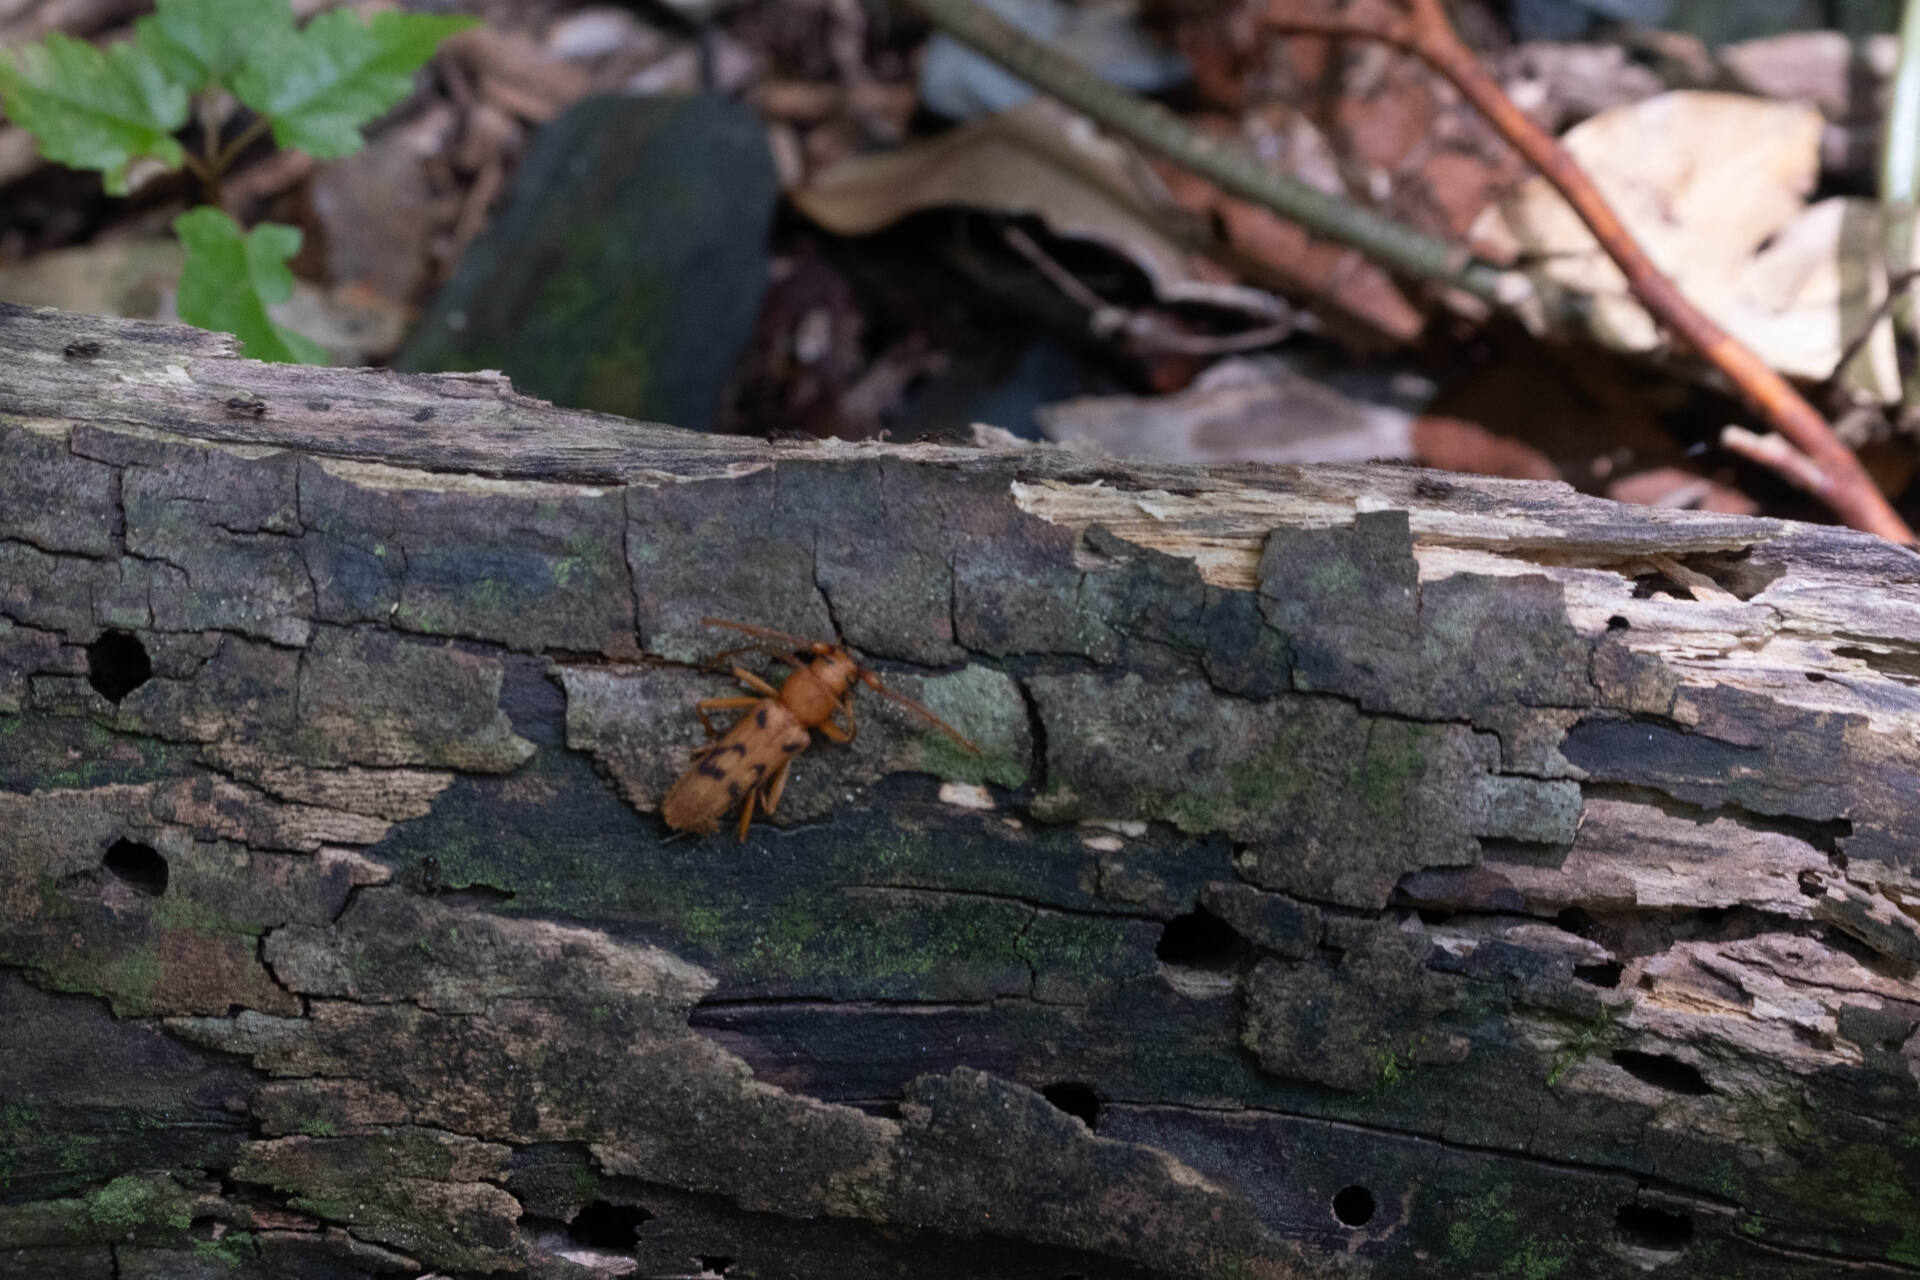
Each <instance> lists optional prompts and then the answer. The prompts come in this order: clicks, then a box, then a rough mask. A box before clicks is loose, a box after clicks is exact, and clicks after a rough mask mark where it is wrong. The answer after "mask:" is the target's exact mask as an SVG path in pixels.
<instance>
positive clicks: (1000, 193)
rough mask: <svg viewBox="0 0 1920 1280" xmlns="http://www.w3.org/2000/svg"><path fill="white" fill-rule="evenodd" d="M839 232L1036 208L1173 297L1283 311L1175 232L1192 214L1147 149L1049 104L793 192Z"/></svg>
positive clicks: (1057, 228)
mask: <svg viewBox="0 0 1920 1280" xmlns="http://www.w3.org/2000/svg"><path fill="white" fill-rule="evenodd" d="M790 198H791V199H792V201H793V203H794V205H795V206H796V207H797V208H798V209H799V210H800V211H801V212H802V213H803V214H805V215H806V216H807V217H809V218H811V219H812V220H813V221H814V222H816V223H818V224H819V225H820V226H822V227H824V228H826V229H827V230H829V231H832V232H834V233H835V234H837V235H843V236H859V235H868V234H871V233H872V232H875V231H878V230H880V229H881V228H883V227H887V226H890V225H892V224H893V223H894V222H897V221H899V220H900V219H901V218H904V217H906V216H907V215H908V214H911V213H917V212H919V211H920V210H923V209H932V208H937V207H940V206H945V205H962V206H966V207H969V208H976V209H990V210H996V211H999V212H1003V213H1017V214H1033V215H1036V216H1038V217H1039V218H1040V219H1041V220H1042V221H1044V222H1045V223H1046V224H1047V227H1048V229H1049V230H1051V231H1052V232H1053V233H1054V234H1055V235H1057V236H1065V237H1071V238H1075V239H1081V240H1091V241H1094V242H1096V243H1099V244H1101V245H1104V246H1106V247H1107V248H1109V249H1111V250H1113V251H1114V252H1116V253H1119V254H1121V255H1122V256H1124V257H1126V258H1127V259H1129V260H1130V261H1132V262H1133V263H1134V264H1135V265H1137V266H1138V267H1139V268H1140V270H1141V271H1142V272H1144V273H1145V274H1146V276H1147V278H1148V279H1149V280H1150V281H1152V283H1153V285H1154V289H1155V292H1156V293H1157V294H1158V295H1159V297H1160V299H1161V300H1162V301H1164V302H1183V301H1200V302H1205V303H1208V304H1210V305H1213V306H1237V309H1240V310H1244V311H1246V312H1248V313H1249V314H1254V315H1266V314H1270V313H1271V312H1272V311H1273V310H1274V302H1273V299H1272V298H1271V297H1270V296H1268V295H1266V294H1264V293H1260V292H1259V291H1256V290H1247V289H1236V288H1233V287H1231V286H1223V285H1222V284H1220V283H1219V282H1218V281H1217V279H1215V277H1217V276H1218V274H1219V273H1218V271H1217V269H1211V268H1210V266H1209V264H1207V263H1206V262H1205V261H1204V259H1203V258H1201V256H1200V255H1199V254H1197V253H1196V252H1195V251H1194V250H1193V249H1190V248H1189V247H1188V246H1187V245H1186V244H1183V243H1182V242H1181V240H1180V239H1178V238H1176V236H1175V235H1174V234H1173V233H1172V232H1171V231H1170V230H1169V229H1168V227H1169V224H1170V223H1172V222H1175V221H1177V220H1179V219H1180V218H1182V217H1183V215H1181V214H1180V213H1179V211H1178V210H1175V209H1172V208H1171V202H1170V201H1169V200H1168V198H1167V195H1166V193H1165V191H1164V189H1163V188H1161V187H1160V186H1159V184H1158V183H1157V182H1156V181H1155V179H1154V177H1153V175H1152V173H1151V172H1150V171H1149V170H1148V169H1147V168H1146V167H1145V166H1144V165H1142V164H1141V163H1140V161H1139V159H1138V157H1137V156H1136V155H1135V153H1134V152H1133V151H1132V150H1131V149H1130V148H1128V147H1126V146H1125V145H1123V144H1121V143H1119V142H1116V141H1114V140H1113V139H1111V138H1109V137H1107V136H1106V135H1104V134H1102V133H1100V132H1099V131H1098V130H1097V129H1095V128H1094V126H1093V125H1092V123H1091V122H1089V121H1088V120H1086V119H1085V118H1084V117H1082V116H1078V115H1075V114H1074V113H1072V112H1070V111H1068V110H1067V109H1066V108H1064V107H1062V106H1060V105H1059V104H1058V103H1055V102H1053V101H1051V100H1049V99H1044V98H1036V99H1034V100H1033V101H1031V102H1027V103H1024V104H1022V105H1020V106H1018V107H1015V108H1013V109H1012V110H1011V111H1004V112H1001V113H1000V114H999V115H997V116H992V117H989V118H988V119H985V120H981V121H978V122H976V123H974V124H970V125H965V126H962V127H961V128H958V129H954V130H952V131H950V132H948V133H944V134H941V135H940V136H939V137H937V138H934V139H932V140H930V141H928V142H924V143H919V144H916V145H913V146H908V147H903V148H901V149H899V150H897V151H888V152H882V153H879V154H875V155H867V156H856V157H853V158H851V159H848V160H845V161H842V162H841V163H839V164H836V165H834V166H833V167H832V168H830V169H827V170H825V171H824V172H822V173H820V174H819V175H818V176H817V177H816V178H815V179H814V180H813V181H812V182H810V183H809V184H807V185H806V186H805V187H803V188H801V189H800V190H798V191H795V192H792V193H790Z"/></svg>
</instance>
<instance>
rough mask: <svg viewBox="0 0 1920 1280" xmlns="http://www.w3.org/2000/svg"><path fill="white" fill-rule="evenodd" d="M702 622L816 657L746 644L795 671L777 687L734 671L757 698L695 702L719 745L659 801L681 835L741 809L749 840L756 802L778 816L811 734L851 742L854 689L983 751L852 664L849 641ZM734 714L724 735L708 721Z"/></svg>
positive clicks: (710, 746)
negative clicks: (711, 715) (790, 771)
mask: <svg viewBox="0 0 1920 1280" xmlns="http://www.w3.org/2000/svg"><path fill="white" fill-rule="evenodd" d="M700 621H701V622H702V623H703V624H705V625H706V626H709V627H731V628H733V629H734V630H735V631H744V632H746V633H747V634H748V635H750V636H759V637H761V638H762V639H763V640H778V641H780V642H782V643H783V644H787V645H791V646H792V647H793V648H795V649H797V650H799V651H800V652H801V653H806V654H810V655H812V657H811V660H809V659H805V658H800V657H797V656H796V655H795V654H793V653H790V652H788V651H787V650H785V649H777V648H775V647H773V646H772V645H769V644H750V645H747V646H745V648H747V649H764V650H765V651H766V652H768V653H770V654H772V655H773V657H774V658H775V659H776V660H778V661H780V662H784V663H786V664H787V665H788V666H790V667H792V668H793V674H791V675H789V676H788V677H787V678H786V679H785V680H784V681H782V682H781V685H780V687H779V688H778V689H776V688H774V687H773V686H772V685H770V684H768V683H767V682H766V681H765V680H762V679H761V678H760V677H759V676H757V675H755V674H753V672H751V671H748V670H747V669H746V668H744V667H735V668H733V675H734V678H735V679H736V680H739V681H740V682H741V683H742V684H744V685H746V686H747V688H749V689H752V690H753V691H754V693H755V694H756V695H757V696H754V697H735V698H704V699H702V700H701V701H700V702H699V703H697V704H696V705H695V707H694V710H695V713H696V714H697V715H699V717H700V724H701V727H703V728H704V729H706V731H707V736H708V737H709V738H715V739H718V741H714V742H709V743H707V745H705V746H704V747H698V748H696V749H695V750H694V753H693V761H692V767H691V768H689V769H688V770H687V771H686V772H685V773H683V774H681V775H680V780H679V781H678V782H676V783H674V784H673V787H672V789H671V790H669V791H668V792H667V796H666V799H665V800H664V801H662V802H661V805H660V814H661V816H662V817H664V818H665V819H666V820H667V825H668V826H670V827H672V828H673V829H674V830H676V831H692V832H695V833H697V834H700V835H705V834H707V833H708V832H710V831H712V830H714V829H715V828H716V827H718V826H719V825H720V819H722V818H724V817H726V816H727V813H728V812H729V811H730V810H731V809H732V808H733V807H734V806H735V805H736V804H737V805H739V806H740V828H739V838H740V839H742V840H745V839H746V838H747V827H748V825H749V824H750V823H751V822H752V821H753V808H754V805H755V804H756V803H758V804H759V806H760V808H761V810H762V811H764V812H766V813H772V812H773V810H774V806H775V805H777V804H779V803H780V793H781V792H782V791H784V790H786V786H787V767H788V766H789V765H791V764H792V763H793V758H794V757H795V756H797V755H799V754H800V753H801V752H802V751H805V750H806V749H807V747H808V746H809V745H810V744H811V743H812V741H813V735H812V733H811V732H810V731H811V730H814V729H818V730H819V731H820V732H821V733H823V734H825V735H826V736H827V738H828V739H830V740H831V741H834V742H852V741H853V735H854V733H855V732H856V731H857V730H856V726H855V724H854V720H853V687H854V685H856V684H864V685H865V686H867V688H869V689H872V690H873V691H874V692H875V693H877V694H879V695H880V696H881V697H883V698H891V699H892V700H893V701H895V702H898V703H900V704H901V705H902V706H905V707H910V708H911V709H913V710H914V711H917V712H919V713H920V714H921V715H923V716H925V717H926V718H927V719H929V720H931V721H932V722H933V723H934V724H936V725H938V726H940V728H941V729H943V730H945V731H946V733H947V735H948V736H949V737H951V738H952V739H953V740H954V741H955V742H958V743H959V744H960V745H961V746H963V747H965V748H966V749H967V750H968V751H971V752H973V754H975V755H979V754H980V748H978V747H976V746H974V745H973V744H972V743H971V742H969V741H967V739H966V738H964V737H963V736H961V734H960V732H959V731H958V730H957V729H955V728H954V727H953V726H952V725H950V724H948V723H947V722H946V721H944V720H942V719H941V718H940V717H939V716H936V715H935V714H933V712H931V711H929V710H927V709H926V708H925V707H923V706H921V705H920V704H919V703H917V702H915V701H914V700H913V699H911V698H908V697H903V696H902V695H900V694H897V693H895V692H894V691H893V690H891V689H889V688H887V687H886V686H885V685H883V684H881V683H880V677H879V676H877V675H875V674H874V673H873V672H871V671H869V670H867V669H866V668H865V667H862V666H861V665H860V664H859V663H858V662H856V661H854V658H853V655H852V654H851V653H849V652H848V651H847V646H846V645H844V644H828V643H827V642H826V641H824V640H812V641H808V640H802V639H800V638H799V637H798V636H790V635H788V634H786V633H785V632H783V631H773V630H770V629H768V628H766V627H756V626H752V625H750V624H748V623H745V622H728V621H726V620H725V619H724V618H702V619H700ZM740 652H742V650H740V649H731V650H728V653H727V654H722V655H720V656H721V657H726V656H728V654H733V653H740ZM735 709H738V710H740V711H742V712H744V714H743V715H742V716H741V717H740V719H739V720H737V721H735V722H734V725H733V727H732V728H731V729H729V730H727V732H726V734H725V736H722V735H721V734H720V733H719V731H718V730H716V729H715V728H714V727H713V722H712V721H710V720H708V719H707V712H709V711H731V710H735ZM836 716H839V717H844V718H845V720H846V727H845V728H842V727H841V726H840V725H839V724H837V723H836V722H835V717H836Z"/></svg>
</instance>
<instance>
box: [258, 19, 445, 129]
mask: <svg viewBox="0 0 1920 1280" xmlns="http://www.w3.org/2000/svg"><path fill="white" fill-rule="evenodd" d="M478 21H479V20H478V19H476V18H457V17H456V18H443V17H431V16H428V15H425V14H414V13H376V14H374V15H373V21H372V22H371V23H370V24H369V23H363V22H361V21H360V19H359V18H358V17H357V16H356V15H354V14H353V13H351V12H348V11H347V10H344V9H335V10H333V11H331V12H329V13H323V14H321V15H320V16H319V17H317V18H315V19H314V20H313V21H312V22H309V23H308V24H307V26H306V29H305V30H303V31H300V32H298V33H297V34H294V33H287V34H277V35H274V36H272V37H271V38H268V39H263V40H261V41H260V42H258V43H257V44H256V45H255V47H254V48H253V49H251V50H250V51H249V53H248V55H247V61H246V65H245V66H243V67H242V68H241V69H240V71H239V72H238V74H236V75H235V76H234V78H233V93H234V96H235V97H237V98H239V99H240V101H242V102H244V103H246V104H247V105H248V106H249V107H252V108H253V109H254V110H255V111H257V112H259V113H260V114H261V115H263V116H265V117H266V118H267V119H268V120H270V121H272V122H273V137H274V140H275V141H276V142H278V143H279V144H280V145H281V146H283V147H298V148H299V149H300V150H302V151H305V152H307V153H308V154H309V155H312V156H314V157H316V158H319V159H326V158H328V157H331V156H344V155H350V154H351V153H353V152H355V151H357V150H359V149H360V145H361V137H360V127H361V126H362V125H364V124H366V123H368V122H369V121H372V120H374V119H376V118H378V117H379V116H380V115H381V114H383V113H384V112H386V111H387V110H388V109H389V108H391V107H392V106H394V105H395V104H396V103H398V102H399V101H400V100H401V99H402V98H404V97H406V96H407V93H408V92H409V91H410V90H411V89H412V88H413V73H414V72H416V71H418V70H419V69H420V68H421V67H422V66H424V65H425V64H426V61H427V59H428V58H431V57H432V56H433V51H434V50H435V49H436V48H438V47H439V45H440V42H441V41H442V40H444V39H446V38H447V37H448V36H450V35H452V34H453V33H454V32H456V31H464V30H466V29H467V28H469V27H472V26H475V25H477V24H478Z"/></svg>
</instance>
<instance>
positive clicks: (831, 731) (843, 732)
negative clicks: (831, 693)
mask: <svg viewBox="0 0 1920 1280" xmlns="http://www.w3.org/2000/svg"><path fill="white" fill-rule="evenodd" d="M833 710H834V712H835V713H845V712H846V710H847V706H846V703H844V702H843V703H839V704H837V705H835V707H834V708H833ZM847 725H848V727H847V728H845V729H842V728H841V727H840V726H839V725H837V724H835V723H834V722H833V720H832V718H831V716H829V718H827V719H825V720H822V721H821V722H820V723H819V724H817V725H815V726H813V727H814V728H816V729H818V730H819V731H820V732H821V733H824V734H825V735H827V740H828V741H829V742H852V741H853V728H852V725H853V718H852V716H851V715H848V717H847Z"/></svg>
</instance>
